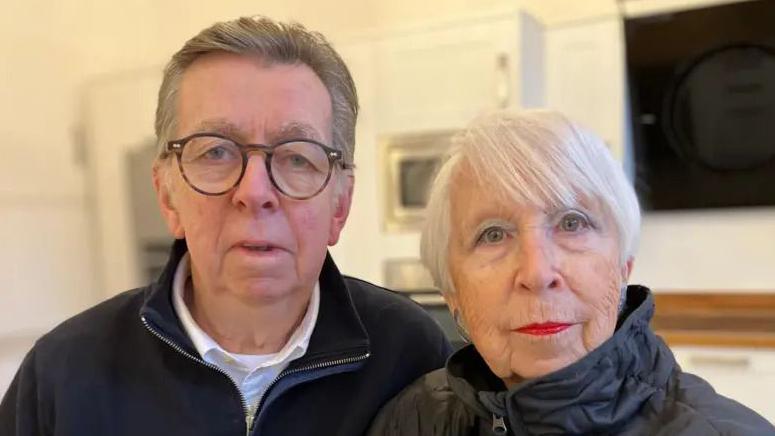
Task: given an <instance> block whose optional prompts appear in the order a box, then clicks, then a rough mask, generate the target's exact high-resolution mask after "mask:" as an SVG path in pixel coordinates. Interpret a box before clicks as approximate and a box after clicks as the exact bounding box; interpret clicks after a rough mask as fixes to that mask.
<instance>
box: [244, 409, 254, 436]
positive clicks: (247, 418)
mask: <svg viewBox="0 0 775 436" xmlns="http://www.w3.org/2000/svg"><path fill="white" fill-rule="evenodd" d="M252 428H253V414H252V413H250V411H248V414H247V415H245V436H250V430H251V429H252Z"/></svg>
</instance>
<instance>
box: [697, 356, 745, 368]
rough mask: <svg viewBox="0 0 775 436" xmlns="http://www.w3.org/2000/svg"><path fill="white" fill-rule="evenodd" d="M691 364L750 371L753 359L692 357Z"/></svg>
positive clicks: (741, 357) (743, 357) (742, 357)
mask: <svg viewBox="0 0 775 436" xmlns="http://www.w3.org/2000/svg"><path fill="white" fill-rule="evenodd" d="M689 363H690V364H691V365H692V366H717V367H724V368H735V369H748V368H750V366H751V359H750V358H748V357H746V356H691V357H689Z"/></svg>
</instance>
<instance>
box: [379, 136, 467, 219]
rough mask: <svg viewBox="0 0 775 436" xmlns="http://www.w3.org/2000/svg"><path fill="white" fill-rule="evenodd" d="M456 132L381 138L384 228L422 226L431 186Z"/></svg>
mask: <svg viewBox="0 0 775 436" xmlns="http://www.w3.org/2000/svg"><path fill="white" fill-rule="evenodd" d="M453 133H454V131H452V130H442V131H433V132H422V133H412V134H402V135H392V136H385V137H383V138H382V139H381V140H380V143H381V146H380V149H381V160H380V162H382V165H383V178H382V179H383V188H382V189H381V191H382V193H383V205H384V221H383V223H384V228H385V230H387V231H389V232H395V231H416V230H419V229H420V226H421V225H422V222H423V218H424V211H425V206H426V204H427V202H428V193H429V189H430V186H431V184H432V183H433V178H434V176H435V174H436V171H437V170H438V169H439V167H440V166H441V164H442V162H443V160H444V158H445V157H446V155H447V153H448V152H449V148H450V140H451V138H452V135H453Z"/></svg>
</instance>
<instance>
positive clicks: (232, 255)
mask: <svg viewBox="0 0 775 436" xmlns="http://www.w3.org/2000/svg"><path fill="white" fill-rule="evenodd" d="M357 108H358V103H357V97H356V93H355V87H354V85H353V82H352V79H351V77H350V74H349V72H348V70H347V68H346V66H345V65H344V63H343V62H342V60H341V58H340V57H339V56H338V55H337V54H336V52H335V51H334V50H333V49H332V48H331V46H330V45H329V44H328V43H327V42H326V40H325V39H324V38H323V37H322V36H320V35H319V34H316V33H312V32H308V31H306V30H305V29H304V28H303V27H301V26H299V25H295V24H282V23H276V22H274V21H271V20H269V19H266V18H242V19H239V20H236V21H232V22H225V23H218V24H216V25H214V26H212V27H210V28H208V29H206V30H204V31H202V32H201V33H200V34H199V35H197V36H196V37H194V38H193V39H191V40H190V41H188V42H187V43H186V44H185V46H184V47H183V48H182V49H181V50H180V51H179V52H178V53H176V54H175V55H174V56H173V57H172V60H171V61H170V63H169V64H168V66H167V68H166V70H165V74H164V80H163V83H162V85H161V89H160V91H159V103H158V109H157V118H156V133H157V136H158V139H159V144H160V148H161V151H160V154H159V156H158V159H157V161H156V163H155V165H154V171H153V176H154V177H153V181H154V186H155V188H156V191H157V194H158V200H159V205H160V208H161V211H162V214H163V216H164V218H165V221H166V222H167V224H168V227H169V229H170V231H171V232H172V233H173V234H174V236H175V238H176V239H177V240H176V242H175V244H174V247H173V249H172V253H171V256H170V259H169V263H168V264H167V267H166V269H165V271H164V272H163V273H162V275H161V277H160V278H159V281H158V282H156V283H154V284H152V285H150V286H148V287H145V288H142V289H136V290H133V291H129V292H126V293H123V294H121V295H119V296H117V297H115V298H113V299H111V300H109V301H107V302H104V303H102V304H100V305H98V306H96V307H94V308H92V309H90V310H87V311H86V312H84V313H82V314H80V315H78V316H76V317H74V318H72V319H70V320H68V321H66V322H64V323H63V324H62V325H60V326H59V327H57V328H56V329H54V330H53V331H52V332H50V333H49V334H47V335H45V336H44V337H43V338H41V339H40V340H39V341H38V342H37V343H36V345H35V347H34V348H33V349H32V351H30V353H29V355H28V356H27V357H26V359H25V360H24V362H23V363H22V367H21V369H20V370H19V372H18V374H17V376H16V378H15V379H14V381H13V384H12V385H11V387H10V389H9V391H8V393H7V394H6V395H5V398H4V399H3V402H2V406H0V433H1V434H3V435H9V436H10V435H39V434H52V435H53V434H55V435H78V436H83V435H224V436H226V435H228V436H233V435H239V434H247V435H250V434H254V435H305V434H309V435H312V434H315V435H329V434H330V435H361V434H363V433H364V431H365V430H366V428H367V427H368V424H369V422H370V421H371V419H372V417H373V415H374V414H375V413H376V411H377V410H378V409H379V407H380V406H381V405H382V404H383V403H384V402H385V401H386V400H388V399H389V398H391V397H392V396H394V395H395V394H397V393H398V391H400V390H401V389H402V388H403V387H404V386H405V385H407V384H409V383H410V382H411V381H413V380H414V379H416V378H418V377H419V376H420V375H422V374H423V373H425V372H428V371H430V370H432V369H434V368H438V367H441V366H442V365H443V364H444V360H445V358H446V356H447V354H448V351H449V345H448V343H447V341H446V340H445V338H444V336H443V333H442V332H441V331H440V329H439V328H438V327H437V326H436V325H435V324H434V323H433V321H432V320H431V319H430V318H429V317H428V316H427V315H426V314H425V313H424V312H423V311H422V310H421V309H420V308H419V307H418V306H416V305H414V304H412V303H411V302H409V301H407V300H405V299H403V298H402V297H400V296H396V295H394V294H392V293H390V292H388V291H386V290H384V289H380V288H377V287H375V286H373V285H371V284H369V283H366V282H363V281H360V280H357V279H352V278H346V277H343V276H342V275H341V274H340V273H339V271H338V270H337V267H336V265H334V262H333V260H332V259H331V258H330V256H328V254H327V246H328V245H333V244H335V243H336V242H337V239H338V238H339V234H340V232H341V230H342V228H343V226H344V224H345V221H346V219H347V215H348V212H349V209H350V201H351V195H352V189H353V175H352V159H353V148H354V128H355V119H356V115H357Z"/></svg>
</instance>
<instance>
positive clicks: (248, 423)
mask: <svg viewBox="0 0 775 436" xmlns="http://www.w3.org/2000/svg"><path fill="white" fill-rule="evenodd" d="M140 320H141V321H142V322H143V325H144V326H145V328H146V329H147V330H148V331H149V332H151V334H153V335H154V336H156V337H157V338H159V340H160V341H162V342H164V343H165V344H167V345H169V346H170V347H171V348H172V349H173V350H175V351H177V352H178V353H180V354H182V355H184V356H186V357H188V358H189V359H191V360H193V361H194V362H197V363H201V364H202V365H204V366H206V367H208V368H212V369H214V370H215V371H217V372H219V373H221V374H223V375H224V376H226V378H228V379H229V381H230V382H231V385H232V386H234V389H235V390H236V391H237V395H239V398H240V402H241V403H242V409H243V412H244V413H245V436H250V431H251V430H252V429H253V424H255V419H256V417H257V416H258V412H259V411H260V410H261V406H262V405H263V402H264V397H265V396H266V394H267V393H268V392H269V390H270V389H271V388H272V387H273V386H274V385H275V384H277V382H278V381H280V379H281V378H283V377H285V376H287V375H291V374H298V373H300V372H304V371H312V370H316V369H322V368H328V367H331V366H339V365H346V364H349V363H355V362H360V361H361V360H366V359H368V358H369V356H370V355H371V353H366V354H362V355H360V356H354V357H347V358H344V359H337V360H331V361H328V362H319V363H315V364H312V365H307V366H303V367H301V368H294V369H290V370H284V371H282V372H280V374H278V375H277V377H275V378H274V380H272V381H271V382H270V383H269V384H268V385H267V387H266V389H265V390H264V393H263V394H261V397H259V399H258V402H257V403H256V408H255V409H253V411H251V410H250V407H248V402H247V400H245V396H244V395H242V391H240V389H239V386H237V383H235V382H234V380H233V379H232V378H231V377H230V376H229V374H227V373H226V372H224V371H223V370H222V369H220V368H218V367H217V366H215V365H213V364H211V363H208V362H205V361H204V360H202V359H199V358H198V357H196V356H193V355H191V354H190V353H188V352H186V350H184V349H183V348H181V347H180V346H179V345H178V344H176V343H175V342H173V341H172V340H171V339H168V338H167V337H165V336H163V335H162V334H161V333H158V332H157V331H156V330H154V329H153V327H151V325H150V324H149V323H148V321H147V320H146V319H145V317H144V316H140Z"/></svg>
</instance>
